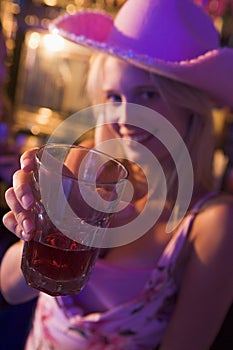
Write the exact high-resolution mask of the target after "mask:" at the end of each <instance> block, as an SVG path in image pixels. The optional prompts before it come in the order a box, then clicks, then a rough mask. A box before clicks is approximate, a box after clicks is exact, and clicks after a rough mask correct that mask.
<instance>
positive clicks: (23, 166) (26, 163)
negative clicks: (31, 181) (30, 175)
mask: <svg viewBox="0 0 233 350" xmlns="http://www.w3.org/2000/svg"><path fill="white" fill-rule="evenodd" d="M20 165H21V169H23V170H25V169H26V168H27V167H28V166H31V161H30V159H27V158H26V159H24V160H20Z"/></svg>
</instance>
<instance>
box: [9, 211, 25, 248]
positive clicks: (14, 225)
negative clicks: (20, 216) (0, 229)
mask: <svg viewBox="0 0 233 350" xmlns="http://www.w3.org/2000/svg"><path fill="white" fill-rule="evenodd" d="M2 221H3V224H4V225H5V226H6V228H7V229H8V230H9V231H11V232H12V233H14V234H15V235H16V236H17V237H18V238H20V239H23V240H25V241H27V240H29V239H30V235H28V234H26V233H25V232H24V231H23V229H22V227H21V225H19V224H18V222H17V221H16V219H15V216H14V213H13V212H12V211H9V212H8V213H6V214H5V215H4V216H3V218H2Z"/></svg>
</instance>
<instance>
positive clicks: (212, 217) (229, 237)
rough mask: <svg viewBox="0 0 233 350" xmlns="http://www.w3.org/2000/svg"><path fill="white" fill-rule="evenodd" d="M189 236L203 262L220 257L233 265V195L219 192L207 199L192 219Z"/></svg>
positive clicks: (219, 258) (217, 259) (219, 259)
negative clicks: (193, 219)
mask: <svg viewBox="0 0 233 350" xmlns="http://www.w3.org/2000/svg"><path fill="white" fill-rule="evenodd" d="M190 238H191V240H192V242H193V246H194V248H195V250H196V252H197V254H199V255H200V256H199V257H200V258H202V259H203V260H204V261H205V262H210V261H212V262H213V261H214V260H216V261H218V262H220V261H221V259H222V262H224V264H225V263H227V261H226V260H229V261H228V262H229V263H231V265H232V267H233V254H232V251H233V196H231V195H228V194H220V195H218V196H216V197H214V198H212V199H210V200H209V201H207V202H206V203H205V205H204V206H203V207H202V208H201V209H200V212H199V214H198V215H197V217H196V220H195V221H194V225H193V230H192V233H191V237H190ZM232 272H233V268H232Z"/></svg>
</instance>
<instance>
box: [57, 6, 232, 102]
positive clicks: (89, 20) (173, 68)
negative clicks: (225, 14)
mask: <svg viewBox="0 0 233 350" xmlns="http://www.w3.org/2000/svg"><path fill="white" fill-rule="evenodd" d="M51 29H52V30H53V29H55V30H56V31H57V32H58V34H60V35H62V36H63V37H65V38H66V39H69V40H71V41H73V42H76V43H78V44H80V45H82V46H85V47H87V48H91V49H93V50H97V51H99V52H103V53H106V54H109V55H112V56H115V57H117V58H120V59H123V60H126V61H127V62H129V63H131V64H132V65H134V66H136V67H139V68H142V69H145V70H147V71H150V72H152V73H157V74H159V75H162V76H165V77H168V78H171V79H173V80H176V81H180V82H182V83H186V84H188V85H191V86H194V87H196V88H199V89H201V90H203V91H205V92H206V93H207V94H208V95H209V96H210V97H212V98H213V99H214V100H215V101H216V103H218V104H220V105H227V106H229V107H232V108H233V49H231V48H227V47H224V48H223V47H220V44H219V33H218V32H217V30H216V29H215V27H214V25H213V23H212V20H211V18H210V17H209V16H208V15H207V14H206V13H205V12H204V10H203V9H202V8H201V7H200V6H198V5H195V4H194V3H193V1H192V0H144V1H142V0H127V1H126V3H125V4H124V5H123V6H122V8H121V9H120V10H119V11H118V13H117V15H116V17H115V19H113V18H112V17H111V16H110V15H109V14H107V13H105V12H102V11H98V10H90V9H89V10H88V9H87V10H83V11H79V12H77V13H76V14H74V15H63V16H61V17H58V18H57V19H56V20H55V21H54V23H52V25H51Z"/></svg>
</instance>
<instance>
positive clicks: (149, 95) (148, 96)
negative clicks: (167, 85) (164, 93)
mask: <svg viewBox="0 0 233 350" xmlns="http://www.w3.org/2000/svg"><path fill="white" fill-rule="evenodd" d="M141 97H142V98H143V99H144V100H153V99H154V98H156V97H159V94H158V92H156V91H152V90H151V91H150V90H148V91H143V92H142V93H141Z"/></svg>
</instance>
